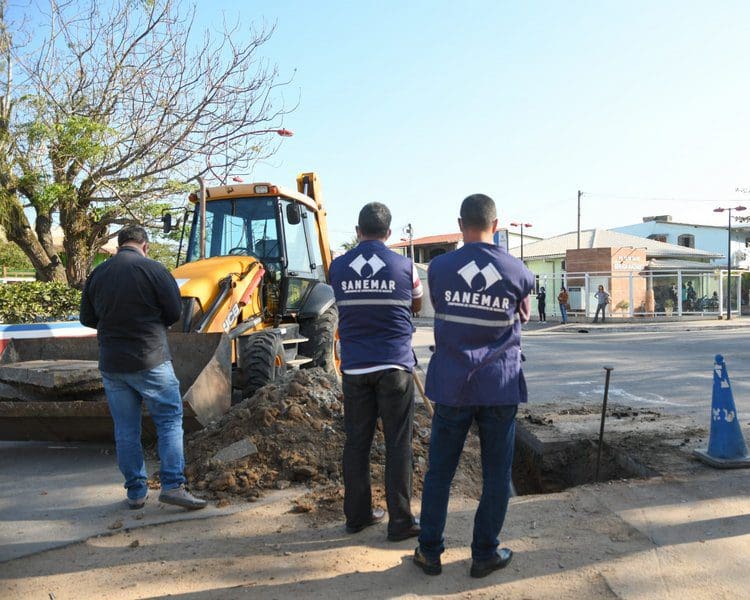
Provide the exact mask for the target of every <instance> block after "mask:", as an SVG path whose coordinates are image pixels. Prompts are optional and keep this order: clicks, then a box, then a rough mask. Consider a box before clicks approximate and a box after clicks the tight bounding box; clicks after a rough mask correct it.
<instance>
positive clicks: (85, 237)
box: [60, 210, 99, 290]
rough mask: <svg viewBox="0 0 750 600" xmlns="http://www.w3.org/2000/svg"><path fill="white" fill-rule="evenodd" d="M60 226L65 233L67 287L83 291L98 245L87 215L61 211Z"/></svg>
mask: <svg viewBox="0 0 750 600" xmlns="http://www.w3.org/2000/svg"><path fill="white" fill-rule="evenodd" d="M60 225H61V226H62V228H63V232H64V233H65V240H64V241H63V247H64V248H65V257H66V261H65V272H66V274H67V277H68V285H70V286H71V287H74V288H77V289H79V290H82V289H83V285H84V284H85V283H86V277H88V274H89V272H90V271H91V268H92V266H93V264H94V258H95V257H96V252H97V250H98V248H99V244H97V243H96V241H95V240H94V239H92V238H93V234H92V229H93V228H92V227H91V224H90V222H89V221H88V215H87V214H86V213H85V212H82V211H79V210H71V211H68V210H61V211H60Z"/></svg>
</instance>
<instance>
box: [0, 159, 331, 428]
mask: <svg viewBox="0 0 750 600" xmlns="http://www.w3.org/2000/svg"><path fill="white" fill-rule="evenodd" d="M199 183H200V190H199V192H198V193H196V194H191V195H190V200H191V204H192V206H191V207H190V210H189V211H188V213H187V214H188V215H190V217H191V218H189V219H185V221H183V233H184V232H185V229H188V227H187V226H188V221H189V232H188V235H187V248H186V251H185V253H184V257H182V254H183V253H182V252H181V251H180V256H181V258H179V259H178V260H179V262H180V263H181V264H179V266H178V267H177V268H176V269H174V271H173V275H174V277H175V279H176V280H177V283H178V285H179V287H180V294H181V296H182V302H183V308H182V315H181V318H180V320H179V321H178V322H177V323H176V324H175V325H173V326H172V328H171V331H170V333H169V343H170V349H171V351H172V356H173V363H174V367H175V371H176V373H177V375H178V378H179V379H180V383H181V390H182V393H183V402H184V409H185V428H186V430H191V429H196V428H200V427H202V426H205V425H206V424H207V423H208V422H209V421H211V420H213V419H216V418H218V417H219V416H220V415H221V414H223V413H224V412H226V411H227V410H228V409H229V407H230V405H231V401H232V397H234V398H244V397H247V396H248V395H250V394H252V393H253V392H254V391H255V390H257V389H258V388H259V387H261V386H263V385H265V384H266V383H269V382H271V381H273V380H274V379H275V378H276V377H277V376H278V375H279V373H281V372H282V371H283V370H285V369H288V368H297V367H302V368H305V367H312V366H319V367H322V368H323V369H325V370H327V371H333V370H334V369H335V368H336V364H335V362H336V358H335V332H336V326H337V320H338V319H337V316H338V315H337V312H336V305H335V304H334V295H333V290H332V289H331V287H330V286H329V285H328V284H327V283H326V281H327V278H328V268H329V266H330V263H331V252H330V246H329V241H328V230H327V224H326V212H325V209H324V208H323V204H322V201H321V197H320V190H319V185H318V182H317V179H316V176H315V174H314V173H303V174H301V175H300V176H299V177H298V178H297V189H289V188H284V187H282V186H278V185H275V184H271V183H250V184H244V183H233V184H231V185H221V186H217V187H205V185H204V184H203V182H202V181H201V180H199ZM163 221H164V230H165V232H169V230H170V229H171V214H170V213H167V214H166V215H165V216H164V218H163ZM180 250H182V248H181V249H180ZM97 354H98V352H97V345H96V339H95V338H76V339H73V338H68V339H64V338H43V339H24V340H12V341H11V343H10V344H8V346H7V347H6V349H5V350H4V351H3V353H2V355H0V439H6V440H9V439H10V440H69V439H70V440H83V439H110V438H111V436H112V424H111V420H110V418H109V412H108V409H107V405H106V399H105V398H104V396H103V392H102V388H101V382H100V378H99V375H98V371H97V369H96V362H95V361H96V360H97ZM233 389H234V390H235V391H234V392H233V391H232V390H233ZM145 425H146V422H144V426H145Z"/></svg>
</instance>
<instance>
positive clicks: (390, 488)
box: [342, 369, 414, 533]
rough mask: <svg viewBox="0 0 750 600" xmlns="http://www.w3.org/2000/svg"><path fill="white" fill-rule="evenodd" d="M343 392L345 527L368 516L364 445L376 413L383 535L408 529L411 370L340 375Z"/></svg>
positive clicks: (369, 441)
mask: <svg viewBox="0 0 750 600" xmlns="http://www.w3.org/2000/svg"><path fill="white" fill-rule="evenodd" d="M342 387H343V390H344V429H345V430H346V442H345V443H344V514H345V515H346V523H347V525H350V526H353V527H357V526H359V525H364V524H365V523H367V522H368V521H369V520H370V517H371V514H372V490H371V487H370V447H371V446H372V438H373V436H374V435H375V426H376V423H377V419H378V416H380V419H381V421H382V422H383V435H384V437H385V496H386V503H387V505H388V533H398V532H401V531H403V530H405V529H408V528H409V527H411V525H412V524H413V522H414V518H413V516H412V513H411V494H412V469H413V465H412V460H413V459H412V446H411V443H412V427H413V425H412V423H413V422H414V380H413V379H412V374H411V373H409V372H407V371H401V370H399V369H387V370H384V371H376V372H374V373H366V374H364V375H347V374H346V373H344V374H343V376H342Z"/></svg>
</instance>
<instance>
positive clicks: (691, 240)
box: [677, 233, 695, 248]
mask: <svg viewBox="0 0 750 600" xmlns="http://www.w3.org/2000/svg"><path fill="white" fill-rule="evenodd" d="M677 245H678V246H684V247H685V248H695V236H694V235H692V234H690V233H683V234H682V235H681V236H679V237H678V238H677Z"/></svg>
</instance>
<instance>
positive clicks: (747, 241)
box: [745, 237, 750, 248]
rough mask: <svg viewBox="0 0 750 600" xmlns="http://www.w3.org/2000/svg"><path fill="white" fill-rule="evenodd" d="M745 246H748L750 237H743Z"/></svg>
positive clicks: (749, 246) (749, 245)
mask: <svg viewBox="0 0 750 600" xmlns="http://www.w3.org/2000/svg"><path fill="white" fill-rule="evenodd" d="M745 248H750V237H748V238H745Z"/></svg>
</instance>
